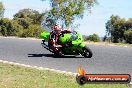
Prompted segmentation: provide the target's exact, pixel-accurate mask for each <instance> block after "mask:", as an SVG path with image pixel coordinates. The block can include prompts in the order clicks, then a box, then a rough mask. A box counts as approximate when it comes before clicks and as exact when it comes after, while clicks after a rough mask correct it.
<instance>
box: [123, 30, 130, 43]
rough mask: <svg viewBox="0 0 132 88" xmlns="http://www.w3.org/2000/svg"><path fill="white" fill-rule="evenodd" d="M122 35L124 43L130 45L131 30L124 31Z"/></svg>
mask: <svg viewBox="0 0 132 88" xmlns="http://www.w3.org/2000/svg"><path fill="white" fill-rule="evenodd" d="M124 35H125V40H126V42H127V43H130V44H132V30H127V31H125V33H124Z"/></svg>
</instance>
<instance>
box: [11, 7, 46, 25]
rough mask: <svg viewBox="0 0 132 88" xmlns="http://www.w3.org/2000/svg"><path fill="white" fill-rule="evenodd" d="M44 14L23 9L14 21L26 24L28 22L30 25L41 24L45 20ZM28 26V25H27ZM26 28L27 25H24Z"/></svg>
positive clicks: (15, 16)
mask: <svg viewBox="0 0 132 88" xmlns="http://www.w3.org/2000/svg"><path fill="white" fill-rule="evenodd" d="M43 16H44V15H43V13H39V12H38V11H36V10H32V9H22V10H20V11H19V12H18V13H16V14H15V15H14V18H13V19H14V20H19V21H20V20H21V21H23V22H24V20H25V21H28V23H32V24H41V22H42V20H43ZM26 25H27V24H26ZM23 26H25V25H23Z"/></svg>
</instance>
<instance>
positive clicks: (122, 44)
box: [84, 41, 132, 47]
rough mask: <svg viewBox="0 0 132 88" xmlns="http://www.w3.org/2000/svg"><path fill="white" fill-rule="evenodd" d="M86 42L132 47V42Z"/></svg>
mask: <svg viewBox="0 0 132 88" xmlns="http://www.w3.org/2000/svg"><path fill="white" fill-rule="evenodd" d="M84 43H85V44H96V45H110V46H111V45H112V46H130V47H132V44H128V43H109V42H92V41H85V42H84Z"/></svg>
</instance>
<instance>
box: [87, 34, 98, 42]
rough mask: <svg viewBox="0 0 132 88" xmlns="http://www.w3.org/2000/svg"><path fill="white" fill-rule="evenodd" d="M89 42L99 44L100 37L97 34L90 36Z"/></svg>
mask: <svg viewBox="0 0 132 88" xmlns="http://www.w3.org/2000/svg"><path fill="white" fill-rule="evenodd" d="M88 40H90V41H94V42H99V41H100V37H99V36H98V35H97V34H93V35H89V37H88Z"/></svg>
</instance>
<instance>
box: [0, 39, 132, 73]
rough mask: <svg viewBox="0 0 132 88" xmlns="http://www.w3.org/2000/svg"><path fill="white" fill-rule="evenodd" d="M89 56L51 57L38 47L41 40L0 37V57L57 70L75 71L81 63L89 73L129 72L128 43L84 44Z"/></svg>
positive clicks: (130, 50) (131, 61) (131, 69)
mask: <svg viewBox="0 0 132 88" xmlns="http://www.w3.org/2000/svg"><path fill="white" fill-rule="evenodd" d="M87 46H89V47H90V48H91V50H92V51H93V57H92V58H84V57H82V56H77V57H74V56H65V57H62V58H55V57H54V55H53V54H52V53H51V52H49V51H48V50H46V49H44V48H42V46H41V40H31V39H18V38H3V37H2V38H0V60H6V61H11V62H16V63H21V64H27V65H31V66H40V67H45V68H51V69H56V70H61V71H68V72H74V73H76V72H77V68H78V67H79V66H80V65H81V66H82V67H83V68H84V69H85V70H86V72H87V73H89V74H96V73H97V74H102V73H103V74H111V73H113V74H118V73H120V74H131V75H132V47H123V46H104V45H91V44H88V45H87Z"/></svg>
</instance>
